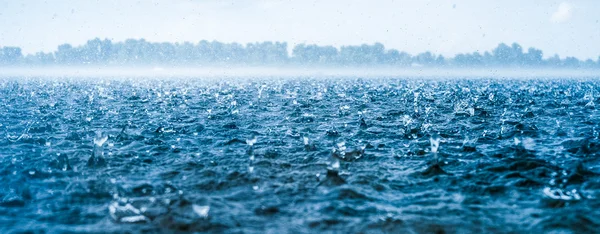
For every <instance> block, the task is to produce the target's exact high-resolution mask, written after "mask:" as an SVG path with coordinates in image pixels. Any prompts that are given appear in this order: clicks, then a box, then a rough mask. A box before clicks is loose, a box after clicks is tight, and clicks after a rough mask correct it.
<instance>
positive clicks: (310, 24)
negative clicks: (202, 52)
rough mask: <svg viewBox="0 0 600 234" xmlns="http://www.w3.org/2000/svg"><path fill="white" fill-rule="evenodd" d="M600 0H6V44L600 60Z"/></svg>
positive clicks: (0, 6) (0, 39) (0, 32)
mask: <svg viewBox="0 0 600 234" xmlns="http://www.w3.org/2000/svg"><path fill="white" fill-rule="evenodd" d="M599 21H600V1H598V0H567V1H562V0H560V1H554V0H498V1H492V0H456V1H445V0H413V1H409V0H396V1H393V0H378V1H366V0H364V1H354V0H330V1H323V0H321V1H311V0H302V1H300V0H289V1H274V0H257V1H250V0H225V1H216V0H215V1H208V0H206V1H205V0H168V1H167V0H164V1H158V0H139V1H136V0H72V1H66V0H56V1H52V0H47V1H37V0H0V46H19V47H21V48H22V49H23V51H24V53H32V52H36V51H46V52H48V51H53V50H55V49H56V47H57V46H58V45H59V44H62V43H71V44H74V45H79V44H83V43H85V42H86V41H87V40H89V39H92V38H95V37H100V38H109V39H112V40H115V41H122V40H124V39H127V38H145V39H146V40H148V41H169V42H182V41H192V42H198V41H200V40H218V41H222V42H240V43H247V42H255V41H266V40H270V41H286V42H288V43H290V44H291V45H292V46H293V45H294V44H297V43H316V44H320V45H334V46H340V45H350V44H352V45H356V44H362V43H373V42H381V43H383V44H384V45H385V46H386V47H387V48H394V49H398V50H401V51H407V52H409V53H412V54H416V53H419V52H423V51H427V50H429V51H432V52H434V53H437V54H443V55H445V56H453V55H455V54H456V53H461V52H473V51H485V50H490V49H492V48H493V47H495V46H496V45H497V44H498V43H500V42H506V43H512V42H518V43H520V44H521V45H522V46H523V47H524V48H527V47H531V46H534V47H537V48H540V49H542V50H543V51H544V53H545V54H544V55H545V57H548V56H551V55H554V54H555V53H558V54H559V55H561V57H565V56H575V57H578V58H580V59H587V58H593V59H597V58H598V56H599V55H600V22H599Z"/></svg>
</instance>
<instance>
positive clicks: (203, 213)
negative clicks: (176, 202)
mask: <svg viewBox="0 0 600 234" xmlns="http://www.w3.org/2000/svg"><path fill="white" fill-rule="evenodd" d="M192 210H194V213H196V214H197V215H198V216H200V217H201V218H204V219H205V218H208V212H209V211H210V206H199V205H196V204H194V205H192Z"/></svg>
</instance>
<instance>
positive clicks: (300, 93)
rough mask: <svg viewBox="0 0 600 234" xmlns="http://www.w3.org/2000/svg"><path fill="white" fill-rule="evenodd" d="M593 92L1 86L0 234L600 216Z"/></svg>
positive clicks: (262, 229) (537, 84)
mask: <svg viewBox="0 0 600 234" xmlns="http://www.w3.org/2000/svg"><path fill="white" fill-rule="evenodd" d="M596 103H600V84H599V83H598V82H596V81H595V80H591V79H590V80H575V79H566V80H561V79H549V80H547V79H527V80H522V79H485V78H479V79H438V80H435V79H428V80H419V79H411V78H402V79H394V78H380V79H374V78H369V79H366V78H365V79H357V78H312V79H306V78H303V79H292V78H286V79H276V78H256V79H244V80H235V79H227V80H202V79H164V80H159V79H154V80H143V79H137V80H135V79H116V78H113V79H100V78H98V79H94V78H87V79H81V80H75V79H71V80H60V79H42V78H39V79H36V78H19V77H16V78H4V79H1V80H0V109H1V110H2V111H1V112H0V134H2V135H0V136H1V137H0V149H1V150H0V231H1V232H2V233H11V232H30V233H64V232H68V233H124V232H125V233H127V232H128V233H138V232H144V233H157V232H192V231H196V232H215V233H221V232H225V233H319V232H342V233H357V232H364V233H411V232H412V233H482V232H485V233H489V232H493V233H521V232H550V231H558V232H565V233H569V232H575V233H585V232H595V231H596V230H598V229H597V228H598V227H599V225H600V220H599V218H598V217H600V211H599V210H600V209H598V208H600V201H599V200H598V199H597V196H598V193H599V192H600V175H599V174H598V173H599V172H600V168H599V167H598V165H599V162H600V159H599V158H598V156H599V155H598V154H599V150H600V141H599V140H598V131H600V125H599V124H600V118H599V113H598V111H597V109H596V107H595V105H596Z"/></svg>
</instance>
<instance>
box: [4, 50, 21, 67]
mask: <svg viewBox="0 0 600 234" xmlns="http://www.w3.org/2000/svg"><path fill="white" fill-rule="evenodd" d="M22 58H23V54H22V53H21V48H19V47H3V48H1V49H0V63H1V64H11V65H14V64H17V63H18V62H19V61H20V60H21V59H22Z"/></svg>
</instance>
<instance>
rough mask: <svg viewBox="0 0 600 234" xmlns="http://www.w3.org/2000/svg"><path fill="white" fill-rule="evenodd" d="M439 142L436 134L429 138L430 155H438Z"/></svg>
mask: <svg viewBox="0 0 600 234" xmlns="http://www.w3.org/2000/svg"><path fill="white" fill-rule="evenodd" d="M440 141H441V138H440V136H438V135H437V134H436V135H433V136H431V137H430V138H429V143H430V145H431V152H432V153H434V154H437V153H438V149H439V147H440Z"/></svg>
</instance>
